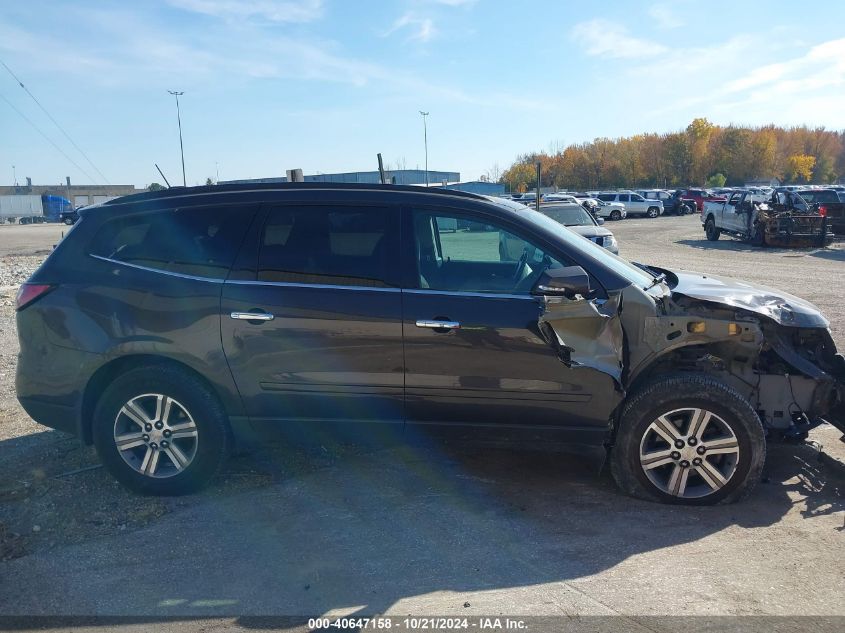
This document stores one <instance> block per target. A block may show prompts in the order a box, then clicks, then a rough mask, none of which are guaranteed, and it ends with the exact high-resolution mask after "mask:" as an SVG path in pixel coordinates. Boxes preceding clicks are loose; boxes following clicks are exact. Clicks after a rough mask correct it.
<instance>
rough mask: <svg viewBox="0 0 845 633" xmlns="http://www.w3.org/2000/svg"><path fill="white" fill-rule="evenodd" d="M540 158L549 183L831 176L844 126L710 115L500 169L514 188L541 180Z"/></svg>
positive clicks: (837, 172) (658, 183) (838, 165)
mask: <svg viewBox="0 0 845 633" xmlns="http://www.w3.org/2000/svg"><path fill="white" fill-rule="evenodd" d="M537 161H540V163H541V164H542V180H541V184H542V186H544V187H547V186H555V187H558V188H561V189H570V190H585V189H603V188H611V187H661V188H670V187H681V186H687V185H689V186H701V185H704V184H707V185H708V186H718V185H717V184H716V183H718V182H723V183H725V184H728V185H742V184H744V183H745V182H747V181H749V180H752V179H756V178H777V179H779V180H782V181H787V182H816V183H829V182H834V181H835V180H837V179H838V178H842V177H845V132H843V131H839V132H836V131H831V130H826V129H824V128H808V127H806V126H801V127H793V128H782V127H777V126H774V125H768V126H763V127H743V126H734V125H730V126H725V127H722V126H718V125H714V124H713V123H711V122H710V121H708V120H707V119H705V118H698V119H695V120H693V121H692V122H691V123H690V124H689V125H688V126H687V127H686V128H685V129H684V130H681V131H678V132H670V133H667V134H638V135H636V136H630V137H624V138H615V139H610V138H597V139H595V140H594V141H592V142H590V143H579V144H573V145H569V146H568V147H564V148H560V149H558V151H553V152H549V153H546V152H540V153H530V154H524V155H522V156H520V157H518V158H517V160H516V161H515V162H514V164H513V165H511V166H510V167H509V168H508V169H507V170H505V171H504V172H502V176H501V178H500V180H499V181H500V182H502V183H505V184H507V185H508V186H509V189H510V190H511V191H525V190H527V189H533V188H534V186H535V180H536V172H535V167H534V165H535V164H536V162H537Z"/></svg>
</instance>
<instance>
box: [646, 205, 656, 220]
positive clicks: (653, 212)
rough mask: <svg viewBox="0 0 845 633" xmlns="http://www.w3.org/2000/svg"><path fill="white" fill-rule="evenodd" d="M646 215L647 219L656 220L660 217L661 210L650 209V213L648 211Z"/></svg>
mask: <svg viewBox="0 0 845 633" xmlns="http://www.w3.org/2000/svg"><path fill="white" fill-rule="evenodd" d="M645 214H646V217H649V218H652V219H654V218H656V217H657V216H658V215H660V209H658V208H657V207H649V208H648V211H646V212H645Z"/></svg>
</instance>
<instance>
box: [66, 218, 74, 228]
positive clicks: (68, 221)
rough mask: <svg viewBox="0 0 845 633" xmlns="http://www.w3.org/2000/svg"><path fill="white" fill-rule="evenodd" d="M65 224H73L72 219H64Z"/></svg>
mask: <svg viewBox="0 0 845 633" xmlns="http://www.w3.org/2000/svg"><path fill="white" fill-rule="evenodd" d="M65 224H67V225H68V226H70V225H71V224H73V219H72V218H65Z"/></svg>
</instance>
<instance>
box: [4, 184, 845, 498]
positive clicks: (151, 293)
mask: <svg viewBox="0 0 845 633" xmlns="http://www.w3.org/2000/svg"><path fill="white" fill-rule="evenodd" d="M80 215H81V218H80V220H79V221H78V222H76V224H75V225H74V226H73V228H72V229H71V230H70V231H69V232H68V234H67V236H66V237H65V238H64V239H63V240H62V242H61V243H60V244H59V245H58V247H57V248H56V249H55V250H54V251H53V253H52V254H51V255H50V256H49V257H48V258H47V260H46V261H45V262H44V264H43V265H42V266H41V267H40V268H39V269H38V270H37V271H36V272H35V274H34V275H33V276H32V278H31V279H30V280H29V281H28V282H27V283H26V284H24V285H23V286H22V287H21V290H20V293H19V296H18V299H17V310H18V312H17V325H18V333H19V337H20V343H21V352H20V358H19V362H18V373H17V392H18V398H19V399H20V402H21V403H22V405H23V407H24V408H25V409H26V411H27V412H28V413H29V414H30V415H31V416H32V417H33V418H34V419H35V420H36V421H38V422H40V423H42V424H46V425H48V426H51V427H54V428H57V429H60V430H63V431H67V432H70V433H74V434H76V435H78V436H79V437H80V438H81V439H82V441H84V442H86V443H92V442H93V444H95V445H96V448H97V451H98V453H99V455H100V457H101V459H102V460H103V462H104V464H105V465H106V466H107V468H108V469H109V470H110V471H111V473H112V474H113V475H114V476H115V477H116V478H117V479H119V480H120V481H121V482H122V483H124V484H125V485H127V486H128V487H130V488H132V489H134V490H138V491H143V492H150V493H158V494H178V493H185V492H188V491H191V490H194V489H196V488H198V487H199V486H200V485H202V484H203V483H205V482H206V481H207V480H208V479H209V478H210V477H211V476H212V475H214V473H215V472H216V471H217V470H218V468H219V467H220V465H221V463H222V462H223V460H224V458H225V456H226V454H227V453H228V452H229V450H230V449H231V447H232V445H233V441H235V440H236V439H237V438H239V437H246V436H250V435H255V434H257V433H260V432H262V431H264V430H266V429H267V427H279V426H283V427H285V428H289V427H294V426H295V427H297V428H301V429H303V432H306V433H313V434H318V433H320V432H322V431H321V429H322V428H323V425H335V426H336V425H340V426H342V427H344V428H346V429H349V428H353V425H361V426H360V428H364V426H365V425H366V423H377V425H376V426H378V427H380V428H384V427H385V425H394V426H395V427H398V428H403V427H409V426H417V427H424V428H427V429H435V428H441V429H447V430H448V429H460V430H461V431H462V432H463V434H464V435H468V436H470V437H475V438H479V439H481V438H486V437H488V436H490V435H492V434H495V433H497V432H499V431H507V432H508V434H512V433H513V432H514V431H518V432H519V434H518V435H521V436H526V437H532V438H534V437H540V436H546V435H548V434H551V435H554V436H555V437H556V438H558V439H563V440H565V441H568V442H571V443H574V444H577V445H580V446H585V447H589V446H592V447H599V448H604V449H606V450H608V451H610V460H611V468H612V472H613V475H614V477H615V479H616V481H617V482H618V483H619V485H620V486H621V487H622V488H623V489H624V490H625V491H627V492H629V493H631V494H635V495H638V496H641V497H644V498H649V499H656V500H662V501H681V502H688V503H716V502H721V501H732V500H736V499H738V498H740V497H741V496H742V495H744V494H745V493H747V492H748V491H749V490H750V489H751V488H752V487H753V485H754V484H755V483H756V482H757V480H758V479H759V477H760V473H761V469H762V466H763V462H764V458H765V447H766V444H765V442H766V440H765V438H766V436H768V437H770V438H793V439H794V438H800V437H803V436H805V435H806V432H807V430H808V429H809V428H811V427H812V426H813V425H815V424H818V423H820V422H821V421H822V420H823V419H827V420H829V421H830V422H832V423H834V424H836V425H837V426H839V428H843V427H845V425H843V418H845V415H843V392H845V389H844V388H843V375H845V362H843V359H842V356H841V355H838V354H837V353H836V349H835V346H834V344H833V341H832V339H831V337H830V334H829V331H828V321H827V320H826V319H825V318H824V317H823V316H822V315H821V314H819V312H818V310H816V309H815V308H814V307H813V306H812V305H810V304H809V303H807V302H805V301H802V300H801V299H798V298H796V297H793V296H790V295H787V294H782V293H777V292H775V291H772V290H771V289H767V288H758V287H755V286H752V285H750V284H744V283H740V282H734V281H731V280H728V279H721V278H718V277H712V276H707V277H704V276H701V275H695V274H691V273H682V272H675V271H670V270H660V269H656V268H649V267H647V266H644V265H640V264H636V265H635V264H631V263H629V262H627V261H625V260H623V259H621V258H619V257H616V256H614V255H613V254H611V253H609V252H607V250H605V249H603V248H601V247H600V246H597V245H595V244H594V243H591V242H589V241H587V240H585V239H584V238H582V237H580V236H578V235H575V234H574V233H572V232H571V231H569V230H568V229H566V228H565V227H563V226H562V225H561V224H559V223H557V222H555V221H554V220H552V219H550V218H548V217H546V216H544V215H542V214H539V213H536V212H535V211H532V210H522V211H521V212H520V213H516V212H514V211H513V210H512V209H510V208H509V207H507V206H505V205H502V204H498V203H496V202H495V201H491V200H488V199H485V198H483V197H480V196H475V195H472V194H467V193H461V192H455V191H445V190H443V191H435V190H431V189H424V188H415V187H401V186H369V185H368V186H360V185H359V186H354V185H329V184H323V183H306V184H291V185H267V186H255V185H249V186H239V185H231V186H226V185H222V186H211V187H197V188H187V189H186V188H174V189H170V190H167V191H163V192H156V193H147V194H140V195H135V196H129V197H125V198H120V199H117V200H113V201H110V202H107V203H104V204H100V205H95V206H92V207H88V208H86V209H84V210H82V211H81V214H80ZM467 226H474V227H481V228H480V229H479V230H475V231H470V230H467V229H466V228H461V227H467ZM502 239H506V240H507V242H508V244H510V245H511V246H512V247H513V248H512V249H511V250H515V251H517V252H519V256H518V258H516V260H512V259H510V258H506V259H503V258H502V257H501V254H500V250H499V245H500V243H501V240H502ZM354 428H356V429H357V428H358V427H354Z"/></svg>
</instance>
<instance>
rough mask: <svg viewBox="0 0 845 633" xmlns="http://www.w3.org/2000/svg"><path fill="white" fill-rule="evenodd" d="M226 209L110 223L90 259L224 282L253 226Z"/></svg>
mask: <svg viewBox="0 0 845 633" xmlns="http://www.w3.org/2000/svg"><path fill="white" fill-rule="evenodd" d="M253 213H254V211H253V210H251V209H248V208H247V209H245V208H239V207H232V206H225V207H200V208H196V207H194V208H190V209H175V210H169V211H153V212H149V213H141V214H138V215H131V216H127V217H122V218H116V219H114V220H109V221H108V222H106V223H105V224H104V225H103V226H102V228H100V230H99V231H98V232H97V234H96V235H95V236H94V239H93V241H92V243H91V247H90V253H91V254H92V255H98V256H100V257H107V258H109V259H113V260H116V261H120V262H125V263H127V264H134V265H136V266H144V267H147V268H154V269H156V270H162V271H167V272H173V273H180V274H184V275H193V276H196V277H207V278H210V279H225V278H226V275H227V274H228V272H229V268H230V267H231V266H232V262H233V261H234V259H235V254H236V253H237V251H238V248H239V247H240V244H241V240H242V239H243V236H244V233H245V232H246V230H247V227H248V226H249V223H250V221H251V220H252V216H253Z"/></svg>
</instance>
